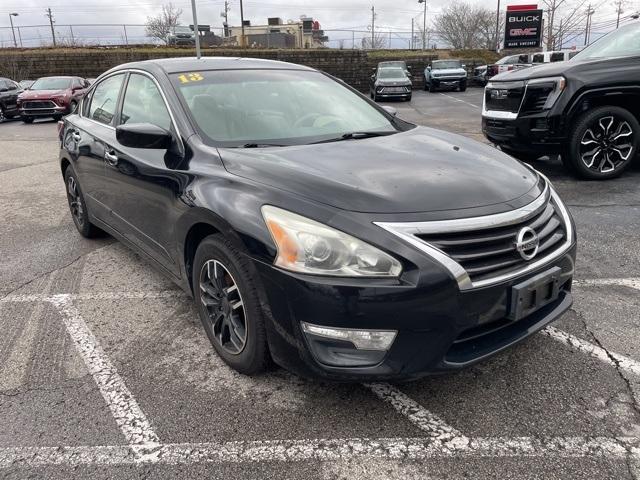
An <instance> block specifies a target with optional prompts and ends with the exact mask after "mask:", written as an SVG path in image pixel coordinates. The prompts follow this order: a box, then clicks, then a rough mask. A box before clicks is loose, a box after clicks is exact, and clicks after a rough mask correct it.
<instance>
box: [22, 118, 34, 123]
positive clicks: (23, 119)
mask: <svg viewBox="0 0 640 480" xmlns="http://www.w3.org/2000/svg"><path fill="white" fill-rule="evenodd" d="M21 120H22V121H23V122H24V123H33V117H21Z"/></svg>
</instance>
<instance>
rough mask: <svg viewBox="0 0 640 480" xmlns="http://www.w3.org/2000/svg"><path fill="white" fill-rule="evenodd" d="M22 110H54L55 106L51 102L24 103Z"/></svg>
mask: <svg viewBox="0 0 640 480" xmlns="http://www.w3.org/2000/svg"><path fill="white" fill-rule="evenodd" d="M22 106H23V107H24V108H55V107H57V105H56V104H55V103H53V102H52V101H51V100H37V101H29V102H24V104H23V105H22Z"/></svg>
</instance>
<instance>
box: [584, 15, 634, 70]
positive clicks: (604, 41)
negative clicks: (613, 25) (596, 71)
mask: <svg viewBox="0 0 640 480" xmlns="http://www.w3.org/2000/svg"><path fill="white" fill-rule="evenodd" d="M633 55H640V25H639V24H638V23H633V24H631V25H626V26H624V27H621V28H619V29H617V30H614V31H613V32H611V33H609V34H608V35H605V36H604V37H602V38H600V39H599V40H598V41H596V42H595V43H592V44H591V45H589V46H588V47H587V48H585V49H584V50H582V51H581V52H580V53H578V54H577V55H576V56H574V57H573V58H572V59H571V61H582V60H590V59H593V58H605V57H627V56H633Z"/></svg>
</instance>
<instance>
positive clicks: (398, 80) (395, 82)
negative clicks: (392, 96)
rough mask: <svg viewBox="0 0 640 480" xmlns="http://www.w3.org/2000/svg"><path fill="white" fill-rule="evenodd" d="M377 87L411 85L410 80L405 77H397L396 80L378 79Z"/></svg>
mask: <svg viewBox="0 0 640 480" xmlns="http://www.w3.org/2000/svg"><path fill="white" fill-rule="evenodd" d="M376 84H377V85H388V86H394V85H411V80H409V79H408V78H407V77H398V78H379V79H377V80H376Z"/></svg>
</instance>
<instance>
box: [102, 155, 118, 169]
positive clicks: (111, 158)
mask: <svg viewBox="0 0 640 480" xmlns="http://www.w3.org/2000/svg"><path fill="white" fill-rule="evenodd" d="M104 159H105V161H106V162H107V163H108V164H109V165H111V166H113V167H115V166H116V165H117V164H118V155H116V154H115V153H112V152H109V151H105V152H104Z"/></svg>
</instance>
